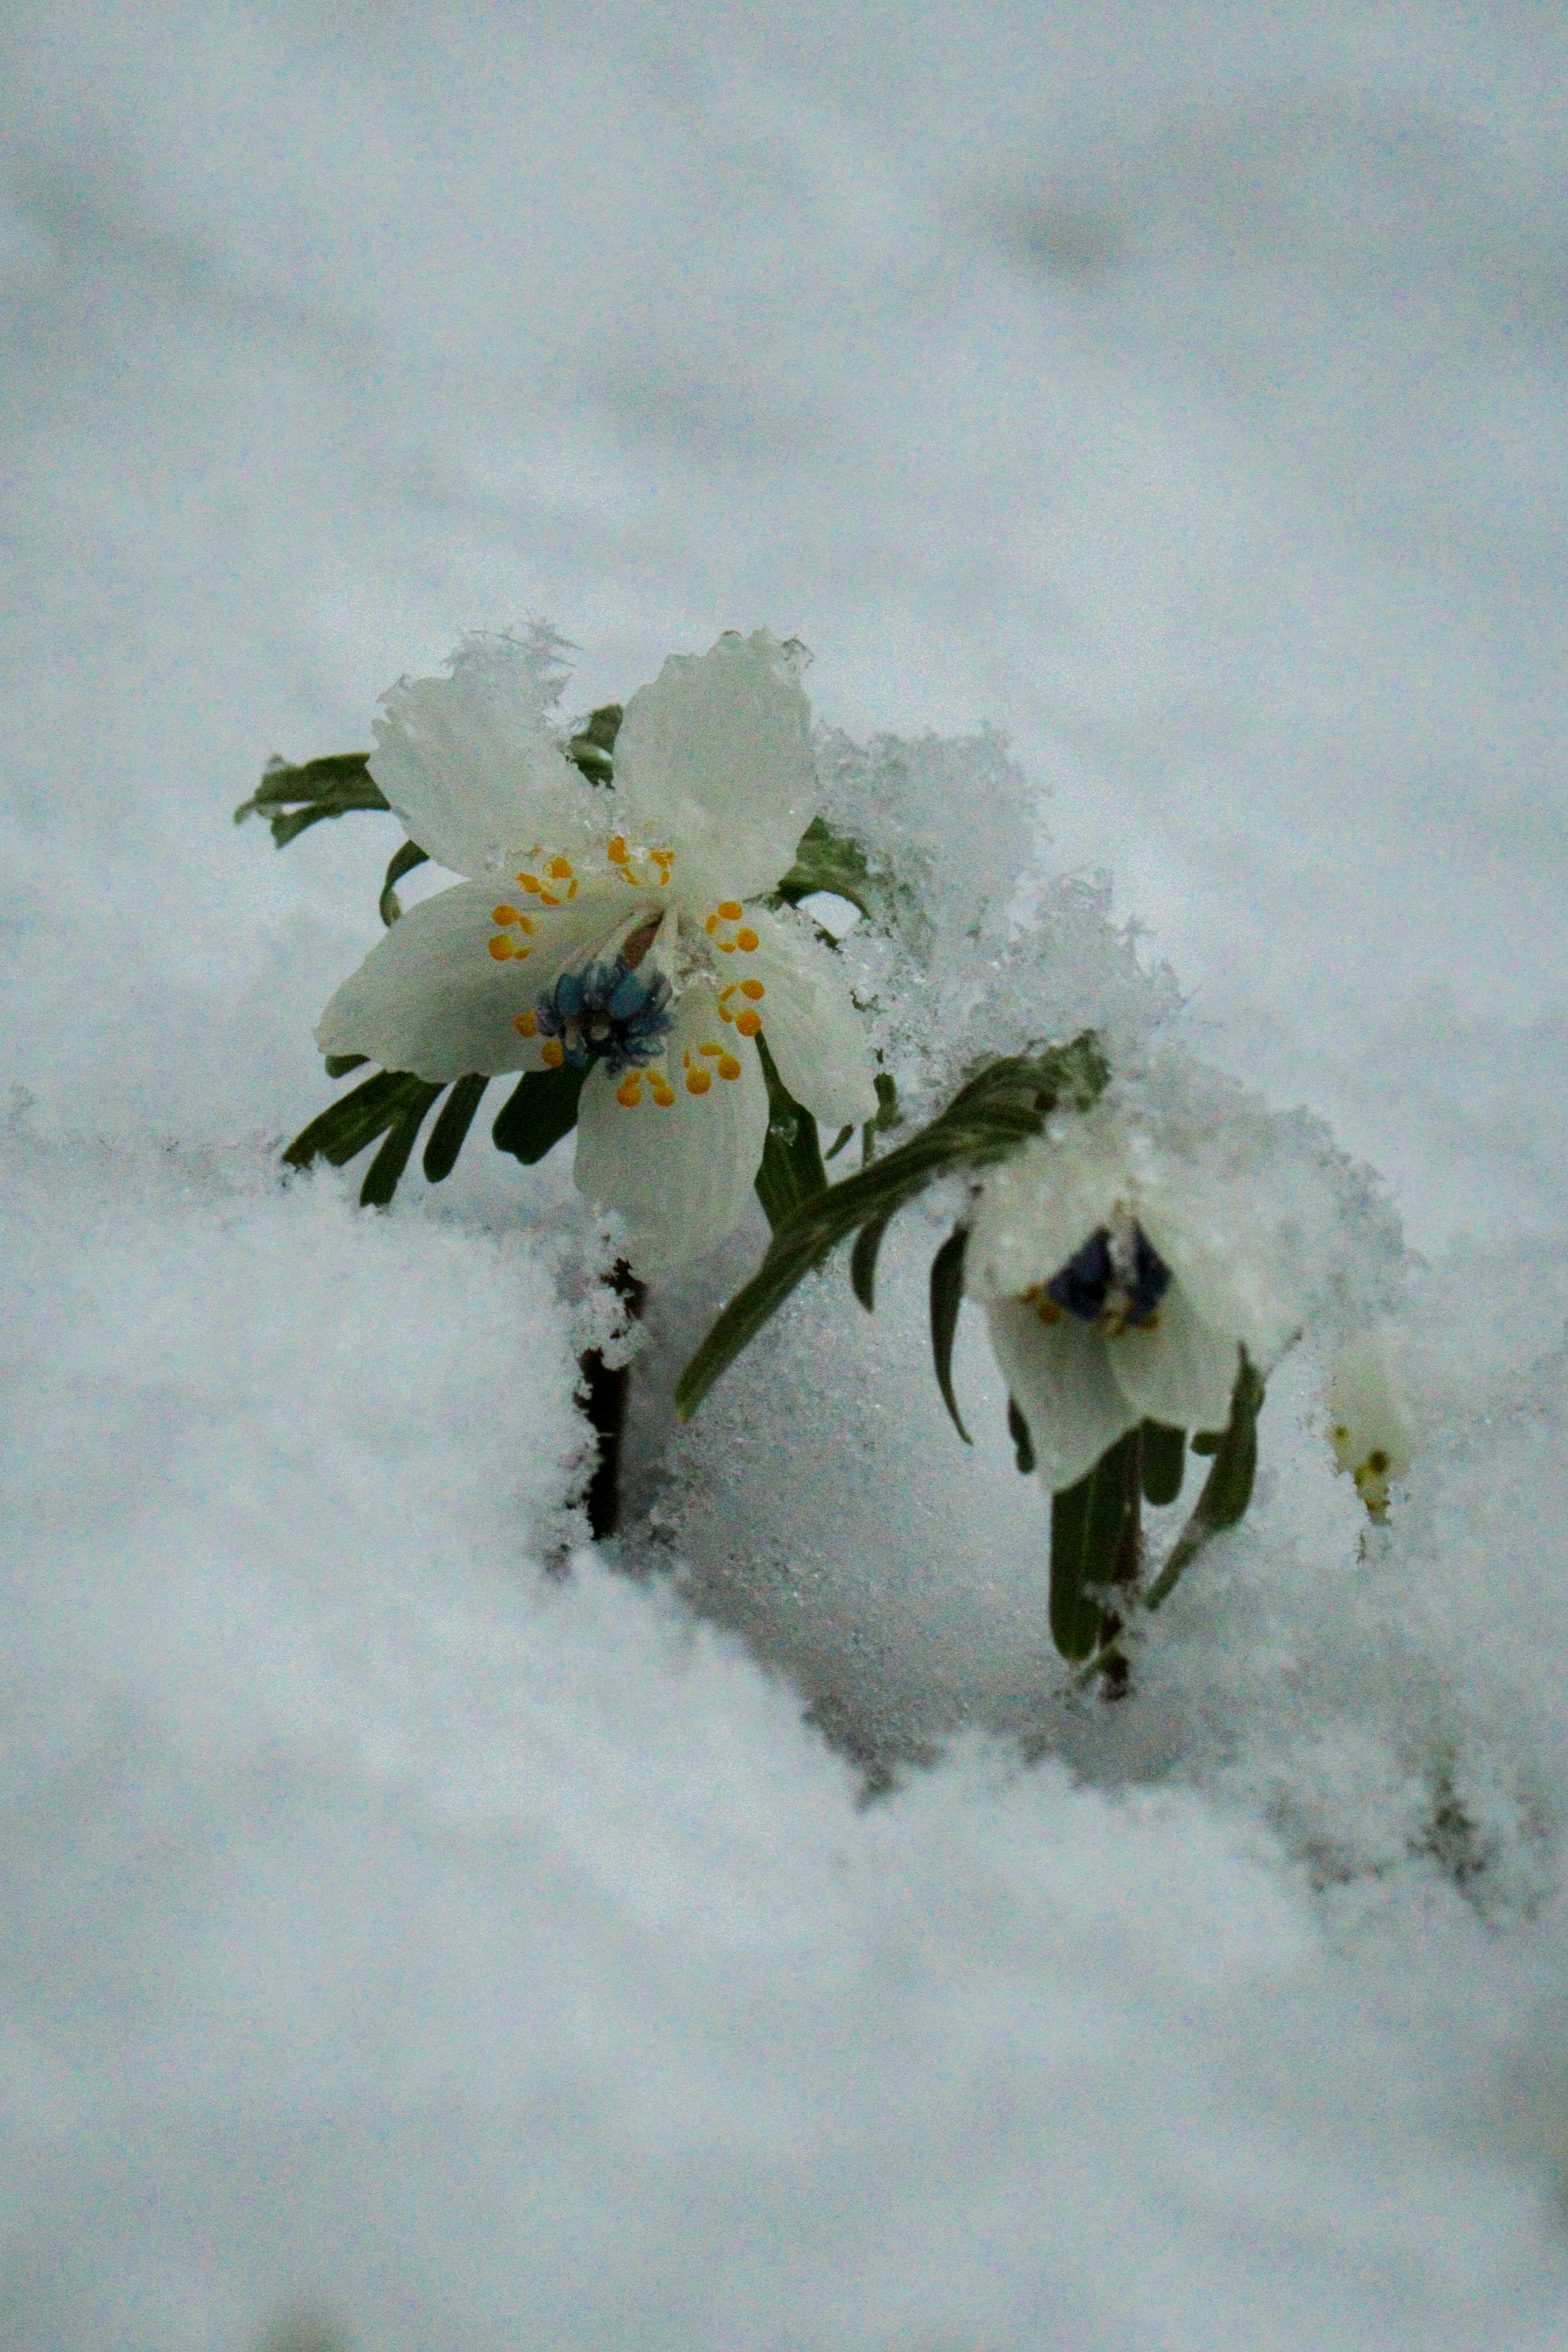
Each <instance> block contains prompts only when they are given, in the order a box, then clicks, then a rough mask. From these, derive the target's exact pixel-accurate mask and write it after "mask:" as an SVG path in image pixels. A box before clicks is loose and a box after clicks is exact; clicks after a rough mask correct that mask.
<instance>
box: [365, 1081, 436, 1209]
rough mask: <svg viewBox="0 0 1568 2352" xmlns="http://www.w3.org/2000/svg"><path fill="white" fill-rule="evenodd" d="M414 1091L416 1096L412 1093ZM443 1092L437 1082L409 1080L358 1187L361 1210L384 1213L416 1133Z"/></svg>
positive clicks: (416, 1138) (406, 1164) (415, 1140)
mask: <svg viewBox="0 0 1568 2352" xmlns="http://www.w3.org/2000/svg"><path fill="white" fill-rule="evenodd" d="M416 1088H417V1092H415V1091H414V1089H416ZM444 1091H445V1082H444V1080H441V1079H427V1078H413V1079H412V1080H411V1081H410V1084H409V1091H408V1093H407V1094H406V1095H405V1096H404V1097H403V1101H402V1108H400V1109H399V1111H398V1114H397V1117H396V1118H394V1119H393V1121H392V1126H391V1128H390V1129H389V1130H388V1133H387V1139H386V1141H385V1142H384V1143H383V1144H382V1148H381V1150H379V1151H378V1152H377V1154H376V1156H375V1158H374V1159H373V1160H371V1164H370V1168H369V1170H368V1171H367V1173H366V1176H365V1181H364V1182H363V1183H362V1184H361V1187H360V1206H361V1209H384V1208H385V1207H386V1206H387V1203H388V1202H390V1201H391V1199H392V1194H393V1193H394V1192H396V1191H397V1188H398V1183H399V1181H400V1180H401V1178H402V1171H403V1170H404V1169H405V1168H406V1167H407V1166H408V1156H409V1153H410V1152H411V1151H412V1150H413V1147H414V1145H415V1143H416V1142H417V1141H418V1139H419V1130H420V1129H421V1128H422V1127H423V1125H424V1121H425V1116H426V1114H427V1112H428V1111H429V1109H430V1106H431V1104H432V1103H433V1102H434V1100H435V1097H436V1096H437V1095H439V1094H442V1093H444Z"/></svg>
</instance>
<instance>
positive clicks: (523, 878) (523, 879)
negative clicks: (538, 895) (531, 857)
mask: <svg viewBox="0 0 1568 2352" xmlns="http://www.w3.org/2000/svg"><path fill="white" fill-rule="evenodd" d="M517 879H518V881H519V882H520V883H521V884H522V886H523V887H524V889H525V890H539V889H542V888H543V887H544V886H543V884H542V883H541V882H540V880H539V877H538V875H537V874H519V875H518V877H517Z"/></svg>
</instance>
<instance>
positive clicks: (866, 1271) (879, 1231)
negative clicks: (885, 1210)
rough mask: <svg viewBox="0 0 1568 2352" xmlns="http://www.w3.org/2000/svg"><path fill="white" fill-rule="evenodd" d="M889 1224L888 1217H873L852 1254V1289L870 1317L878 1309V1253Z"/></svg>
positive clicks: (857, 1241) (862, 1229)
mask: <svg viewBox="0 0 1568 2352" xmlns="http://www.w3.org/2000/svg"><path fill="white" fill-rule="evenodd" d="M889 1223H890V1220H889V1219H888V1218H886V1217H873V1220H872V1222H871V1223H870V1224H869V1225H862V1227H861V1229H860V1231H859V1233H858V1234H856V1235H855V1245H854V1247H853V1249H852V1250H851V1252H850V1287H851V1288H852V1290H853V1292H854V1295H855V1297H857V1298H858V1299H859V1300H860V1303H861V1305H862V1307H864V1308H865V1311H866V1313H867V1314H868V1315H870V1314H873V1313H874V1311H875V1308H876V1259H877V1252H878V1251H879V1250H880V1249H881V1247H882V1237H883V1234H885V1233H886V1231H887V1228H888V1224H889Z"/></svg>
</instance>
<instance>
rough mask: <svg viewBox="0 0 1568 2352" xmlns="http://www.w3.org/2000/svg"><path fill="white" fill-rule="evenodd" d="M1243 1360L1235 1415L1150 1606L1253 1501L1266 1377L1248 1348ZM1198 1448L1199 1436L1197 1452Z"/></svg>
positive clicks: (1157, 1603)
mask: <svg viewBox="0 0 1568 2352" xmlns="http://www.w3.org/2000/svg"><path fill="white" fill-rule="evenodd" d="M1240 1359H1241V1360H1240V1364H1239V1369H1238V1370H1237V1374H1236V1386H1235V1388H1234V1389H1233V1390H1232V1391H1231V1396H1230V1420H1229V1423H1228V1426H1227V1428H1226V1430H1225V1433H1224V1434H1223V1435H1222V1436H1221V1438H1220V1439H1219V1442H1218V1446H1217V1447H1216V1450H1215V1455H1214V1461H1213V1464H1212V1465H1211V1466H1210V1469H1209V1473H1208V1475H1207V1478H1206V1479H1205V1480H1204V1482H1203V1491H1202V1493H1201V1494H1200V1495H1199V1496H1198V1498H1197V1502H1196V1503H1195V1504H1194V1505H1193V1508H1192V1516H1191V1517H1190V1518H1189V1519H1188V1520H1187V1523H1186V1527H1185V1528H1183V1529H1182V1531H1181V1533H1180V1535H1179V1536H1178V1537H1177V1538H1176V1542H1175V1543H1174V1544H1173V1545H1172V1546H1171V1549H1170V1554H1169V1557H1168V1558H1167V1559H1166V1563H1165V1566H1164V1567H1163V1568H1162V1569H1161V1570H1160V1572H1159V1574H1158V1576H1157V1577H1155V1580H1154V1582H1153V1584H1152V1585H1151V1586H1150V1587H1149V1590H1148V1593H1147V1595H1146V1597H1145V1603H1144V1605H1145V1608H1146V1609H1157V1608H1158V1607H1159V1606H1160V1604H1161V1602H1162V1601H1166V1600H1168V1599H1169V1597H1170V1595H1171V1594H1172V1593H1173V1592H1174V1591H1176V1585H1177V1583H1178V1582H1179V1580H1180V1579H1181V1576H1182V1574H1183V1571H1184V1570H1186V1569H1188V1568H1190V1567H1191V1565H1192V1563H1193V1561H1194V1560H1195V1559H1197V1555H1198V1553H1199V1552H1200V1551H1202V1550H1203V1549H1204V1547H1205V1546H1206V1545H1207V1544H1210V1543H1212V1542H1213V1540H1214V1538H1215V1537H1216V1536H1218V1535H1223V1534H1224V1532H1225V1530H1226V1528H1233V1527H1235V1526H1236V1524H1237V1522H1238V1520H1239V1519H1240V1517H1242V1515H1243V1513H1244V1512H1245V1511H1246V1508H1247V1506H1248V1504H1249V1502H1250V1501H1251V1500H1252V1487H1253V1482H1254V1481H1255V1479H1256V1478H1257V1475H1258V1416H1259V1414H1260V1412H1262V1410H1263V1397H1264V1386H1263V1381H1262V1376H1261V1375H1260V1373H1259V1372H1258V1370H1256V1369H1255V1367H1254V1366H1253V1365H1252V1363H1251V1362H1250V1361H1249V1358H1248V1354H1247V1350H1246V1349H1245V1348H1243V1349H1241V1351H1240ZM1197 1450H1198V1445H1197V1439H1196V1438H1195V1439H1194V1440H1193V1451H1194V1452H1195V1453H1197Z"/></svg>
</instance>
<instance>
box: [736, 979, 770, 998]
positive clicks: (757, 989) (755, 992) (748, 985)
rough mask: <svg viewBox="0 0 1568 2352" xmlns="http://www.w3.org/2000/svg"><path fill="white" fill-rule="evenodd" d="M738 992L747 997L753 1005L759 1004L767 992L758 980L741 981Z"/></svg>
mask: <svg viewBox="0 0 1568 2352" xmlns="http://www.w3.org/2000/svg"><path fill="white" fill-rule="evenodd" d="M740 992H741V994H742V996H749V997H750V999H751V1001H752V1003H753V1004H760V1003H761V1002H762V1000H763V998H764V997H765V996H766V995H767V993H768V991H767V990H766V989H765V988H764V987H763V985H762V982H760V981H759V980H743V981H742V982H741V983H740Z"/></svg>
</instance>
